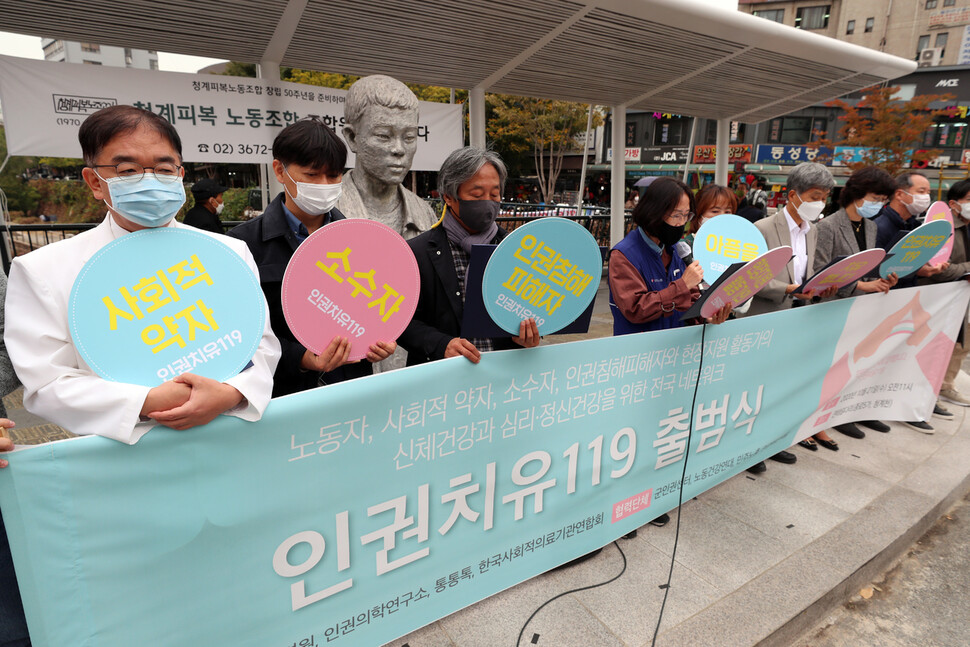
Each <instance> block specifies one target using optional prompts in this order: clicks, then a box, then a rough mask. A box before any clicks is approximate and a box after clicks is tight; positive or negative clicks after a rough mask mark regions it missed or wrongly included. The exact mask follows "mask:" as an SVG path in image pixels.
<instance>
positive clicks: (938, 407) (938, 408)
mask: <svg viewBox="0 0 970 647" xmlns="http://www.w3.org/2000/svg"><path fill="white" fill-rule="evenodd" d="M933 415H934V416H939V417H940V418H952V417H953V414H952V413H951V412H950V410H949V409H947V408H946V407H944V406H943V405H942V404H940V403H939V402H937V403H936V404H935V405H933Z"/></svg>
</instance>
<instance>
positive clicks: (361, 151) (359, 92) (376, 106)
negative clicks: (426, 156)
mask: <svg viewBox="0 0 970 647" xmlns="http://www.w3.org/2000/svg"><path fill="white" fill-rule="evenodd" d="M344 121H345V123H346V126H344V139H345V140H346V141H347V145H348V146H349V147H350V150H352V151H353V152H354V153H355V154H356V155H357V163H356V165H357V169H359V170H360V171H363V172H364V173H365V174H366V175H368V176H370V177H371V178H373V179H374V180H377V181H379V182H382V183H384V184H400V183H401V182H402V181H403V180H404V176H405V175H407V172H408V171H409V170H411V161H412V160H413V159H414V151H415V150H416V149H417V147H418V98H417V97H416V96H414V93H413V92H411V90H410V89H408V87H407V86H406V85H404V84H403V83H401V82H400V81H398V80H397V79H393V78H391V77H389V76H382V75H379V74H375V75H373V76H365V77H364V78H362V79H359V80H358V81H357V82H355V83H354V84H353V85H352V86H350V90H349V91H348V93H347V102H346V104H345V106H344Z"/></svg>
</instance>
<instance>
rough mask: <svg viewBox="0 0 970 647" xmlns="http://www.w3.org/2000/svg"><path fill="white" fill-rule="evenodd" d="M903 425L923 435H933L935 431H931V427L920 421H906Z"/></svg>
mask: <svg viewBox="0 0 970 647" xmlns="http://www.w3.org/2000/svg"><path fill="white" fill-rule="evenodd" d="M903 424H904V425H909V426H910V427H912V428H913V429H915V430H916V431H918V432H920V433H924V434H935V433H936V430H935V429H933V427H931V426H930V425H928V424H926V423H925V422H923V421H922V420H915V421H913V422H909V421H906V422H904V423H903Z"/></svg>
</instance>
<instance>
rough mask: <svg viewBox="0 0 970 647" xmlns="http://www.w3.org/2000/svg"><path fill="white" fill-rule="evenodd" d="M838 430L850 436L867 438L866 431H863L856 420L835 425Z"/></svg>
mask: <svg viewBox="0 0 970 647" xmlns="http://www.w3.org/2000/svg"><path fill="white" fill-rule="evenodd" d="M833 429H835V430H836V431H840V432H842V433H843V434H845V435H846V436H848V437H849V438H865V437H866V432H864V431H862V430H861V429H859V428H858V427H856V425H855V423H854V422H847V423H845V424H844V425H835V427H833Z"/></svg>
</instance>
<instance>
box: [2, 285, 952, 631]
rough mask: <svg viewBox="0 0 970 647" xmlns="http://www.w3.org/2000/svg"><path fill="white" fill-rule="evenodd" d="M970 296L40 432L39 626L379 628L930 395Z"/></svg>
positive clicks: (19, 457) (825, 307)
mask: <svg viewBox="0 0 970 647" xmlns="http://www.w3.org/2000/svg"><path fill="white" fill-rule="evenodd" d="M968 298H970V286H968V285H967V284H966V282H962V281H961V282H958V283H952V284H941V285H933V286H927V287H921V288H910V289H903V290H893V291H892V292H891V293H890V294H887V295H871V296H864V297H859V298H857V299H842V300H838V301H835V302H831V303H823V304H819V305H815V306H811V307H804V308H795V309H789V310H785V311H781V312H776V313H771V314H766V315H762V316H758V317H747V318H742V319H738V320H734V321H729V322H726V323H725V324H723V325H720V326H714V327H710V328H707V329H706V330H705V329H704V328H702V327H701V326H687V327H682V328H677V329H674V330H665V331H658V332H649V333H642V334H639V335H623V336H619V337H610V338H603V339H596V340H588V341H581V342H574V343H569V344H561V345H550V346H540V347H539V348H533V349H522V350H515V351H503V352H496V353H487V354H485V355H484V356H483V357H482V360H481V362H480V363H479V364H477V365H474V366H473V365H471V364H469V363H468V362H467V361H466V360H464V359H463V358H454V359H451V360H444V361H440V362H433V363H429V364H425V365H422V366H417V367H413V368H408V369H403V370H399V371H392V372H387V373H381V374H378V375H374V376H372V377H368V378H366V379H361V380H353V381H349V382H343V383H340V384H336V385H332V386H327V387H323V388H320V389H314V390H312V391H306V392H303V393H297V394H294V395H290V396H287V397H285V398H280V399H276V400H273V401H272V402H271V403H270V405H269V407H268V409H267V410H266V413H265V415H264V416H263V419H262V420H260V421H258V422H254V423H246V422H242V421H240V420H238V419H235V418H229V417H225V416H220V417H219V418H218V419H217V420H215V421H214V422H213V423H211V424H209V425H207V426H206V427H205V428H204V429H194V430H189V431H187V432H176V431H171V430H168V429H164V428H156V429H154V430H152V431H151V432H149V433H148V434H147V435H146V436H145V437H144V438H142V439H141V440H140V441H139V443H138V444H137V445H136V446H134V447H131V446H127V445H123V444H121V443H117V442H114V441H111V440H108V439H105V438H99V437H96V436H88V437H82V438H76V439H72V440H68V441H62V442H58V443H53V444H48V445H44V446H41V447H32V448H26V449H22V450H20V451H17V452H14V453H13V454H10V455H8V458H9V459H10V463H11V464H10V467H9V468H7V469H4V470H0V506H2V508H3V513H4V522H5V523H6V526H7V533H8V535H9V538H10V543H11V549H12V552H13V556H14V560H15V562H16V568H17V573H18V575H20V576H21V577H20V586H21V592H22V596H23V600H24V605H25V607H26V611H27V617H28V622H29V625H30V632H31V637H32V640H33V642H34V644H37V645H86V646H89V647H130V645H151V647H185V646H186V645H193V646H194V645H213V646H217V645H218V646H222V645H233V646H238V647H263V646H265V645H281V646H282V645H300V644H303V645H305V646H316V645H329V644H335V645H338V646H339V645H382V644H385V643H387V642H389V641H392V640H394V639H395V638H397V637H399V636H403V635H405V634H407V633H409V632H410V631H413V630H414V629H416V628H418V627H421V626H424V625H426V624H428V623H430V622H433V621H435V620H437V619H439V618H441V617H444V616H446V615H448V614H450V613H453V612H454V611H456V610H458V609H462V608H464V607H466V606H468V605H470V604H473V603H475V602H477V601H479V600H481V599H483V598H485V597H487V596H490V595H493V594H495V593H497V592H499V591H502V590H504V589H506V588H508V587H510V586H513V585H515V584H517V583H519V582H522V581H524V580H526V579H528V578H530V577H533V576H535V575H537V574H539V573H543V572H545V571H547V570H549V569H550V568H553V567H555V566H558V565H560V564H562V563H564V562H566V561H568V560H570V559H573V558H575V557H578V556H580V555H583V554H585V553H588V552H590V551H591V550H593V549H595V548H598V547H600V546H603V545H604V544H606V543H608V542H609V541H612V540H614V539H616V538H618V537H620V536H622V535H624V534H626V533H628V532H630V531H631V530H633V529H635V528H637V527H639V526H641V525H643V524H644V523H645V522H646V521H648V520H649V519H653V518H655V517H656V516H658V515H659V514H661V513H662V512H665V511H669V510H671V509H673V508H675V507H676V506H677V503H678V500H679V498H680V497H681V495H682V496H683V499H684V500H685V501H686V500H688V499H690V498H691V497H693V496H697V495H698V494H700V493H702V492H704V491H706V490H708V489H710V488H711V487H714V486H715V485H717V484H719V483H721V482H723V481H724V480H726V479H727V478H729V477H731V476H733V475H735V474H737V473H739V472H741V471H742V470H744V469H745V468H747V467H749V466H751V465H752V464H754V463H756V462H758V461H760V460H764V459H766V458H767V457H769V456H771V455H773V454H775V453H777V452H778V451H779V450H781V449H785V448H787V447H789V446H791V444H793V442H794V441H795V440H796V439H797V438H799V437H802V435H803V434H806V433H807V432H808V431H810V429H809V428H800V427H799V426H800V425H801V424H802V421H806V423H807V424H809V426H812V425H814V424H815V423H816V421H817V420H818V419H821V418H822V417H826V420H827V421H828V424H829V426H831V424H832V423H833V422H834V423H835V424H838V422H841V421H850V420H864V419H880V420H915V419H919V418H925V417H928V416H929V415H930V414H931V412H932V408H933V404H934V402H935V391H933V388H934V386H936V387H937V388H938V386H939V385H938V381H937V380H938V379H941V377H942V374H943V371H945V369H946V364H947V359H948V358H949V354H948V353H947V354H945V355H944V354H940V353H939V351H940V350H941V349H942V348H943V347H944V345H945V344H947V343H948V344H949V350H952V348H953V340H954V339H955V338H956V334H957V331H958V330H959V328H960V326H961V324H962V320H963V315H964V313H965V312H966V308H967V302H968ZM874 324H875V325H874ZM901 324H907V325H908V329H904V326H901ZM806 330H811V331H813V332H814V335H813V337H812V352H808V353H807V352H805V331H806ZM702 333H703V335H704V337H705V340H704V342H703V346H702ZM702 358H703V361H702ZM793 366H797V367H798V370H790V367H793ZM860 380H863V381H865V385H866V388H865V389H860V388H858V387H859V385H860V384H862V382H860ZM695 388H696V402H695V401H694V400H695V397H694V396H695ZM691 418H692V419H693V424H692V423H691ZM818 424H826V422H820V423H818ZM255 465H258V467H259V470H258V472H259V473H258V478H254V471H253V466H255ZM681 490H682V492H681ZM65 537H69V538H71V541H70V542H65ZM173 600H177V601H179V604H173V603H172V601H173ZM517 630H518V629H517V628H516V629H513V631H515V632H517ZM515 639H516V635H514V634H512V635H494V636H492V635H490V636H488V638H487V639H483V640H484V641H483V642H482V644H489V645H513V644H515Z"/></svg>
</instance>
